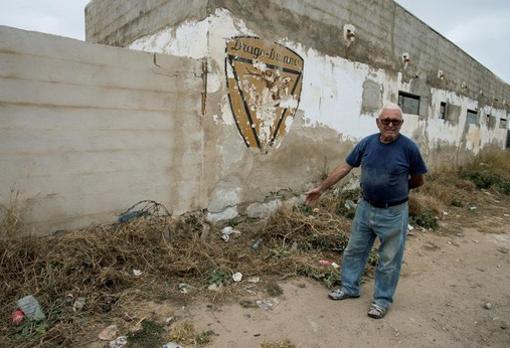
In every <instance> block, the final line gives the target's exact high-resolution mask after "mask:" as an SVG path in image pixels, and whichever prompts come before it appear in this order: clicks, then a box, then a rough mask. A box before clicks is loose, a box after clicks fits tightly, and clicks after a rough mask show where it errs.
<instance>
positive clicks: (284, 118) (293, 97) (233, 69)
mask: <svg viewBox="0 0 510 348" xmlns="http://www.w3.org/2000/svg"><path fill="white" fill-rule="evenodd" d="M225 72H226V75H227V87H228V96H229V101H230V107H231V109H232V113H233V115H234V118H235V121H236V124H237V128H238V129H239V132H240V133H241V136H242V137H243V139H244V142H245V144H246V146H248V147H250V148H259V149H261V150H267V149H268V148H269V147H271V146H277V145H278V143H279V142H280V141H281V139H282V137H283V136H284V135H285V134H286V132H287V131H288V129H289V126H290V124H291V123H292V120H293V119H294V115H295V113H296V109H297V107H298V105H299V96H300V95H301V87H302V81H303V79H302V76H303V58H301V57H300V56H299V55H297V54H296V53H295V52H294V51H292V50H290V49H289V48H287V47H285V46H282V45H280V44H277V43H272V42H268V41H264V40H261V39H259V38H256V37H247V36H242V37H234V38H232V39H230V40H229V41H228V42H227V47H226V58H225Z"/></svg>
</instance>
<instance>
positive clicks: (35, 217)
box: [0, 0, 510, 233]
mask: <svg viewBox="0 0 510 348" xmlns="http://www.w3.org/2000/svg"><path fill="white" fill-rule="evenodd" d="M85 14H86V33H87V41H88V42H87V43H82V42H79V41H77V40H71V39H65V38H59V37H55V36H51V35H44V34H39V33H33V32H26V31H22V30H17V29H12V28H6V27H0V56H1V58H0V62H1V65H0V66H1V67H2V68H1V69H0V80H1V81H2V83H1V84H0V122H1V123H0V131H1V132H2V137H1V138H0V144H1V146H2V154H1V157H0V161H1V162H2V164H1V166H2V173H1V174H0V183H1V185H0V190H1V191H0V203H3V204H6V202H7V201H8V199H9V196H10V189H11V188H14V189H16V190H19V191H20V197H21V204H22V205H23V206H24V209H25V216H26V220H27V221H28V223H29V226H31V228H32V229H33V230H35V231H40V232H42V233H44V232H48V231H55V230H58V229H62V228H73V227H80V226H85V225H87V224H89V223H91V222H111V221H114V220H115V218H116V215H117V214H118V213H119V212H120V211H122V210H123V209H125V208H127V207H129V206H130V205H131V204H133V203H135V202H136V201H139V200H142V199H153V200H156V201H159V202H162V203H164V204H165V205H166V206H167V207H169V208H170V209H171V210H172V211H173V212H174V213H177V214H178V213H182V212H185V211H189V210H197V209H204V210H206V213H207V214H208V217H209V219H211V220H213V221H217V220H222V219H230V218H234V217H236V216H237V215H238V214H248V215H250V216H255V217H256V216H264V215H266V214H268V213H269V212H271V211H272V210H274V209H275V208H277V207H278V206H279V205H281V204H284V201H286V200H290V201H292V199H293V197H294V196H295V195H297V194H299V193H301V192H303V191H304V190H305V189H306V187H308V186H309V185H310V183H311V182H312V181H313V180H317V179H318V178H319V176H320V175H321V174H323V173H324V172H325V171H327V170H328V168H329V169H331V168H332V167H333V166H334V165H336V164H337V163H339V161H341V160H342V159H343V158H345V156H346V154H347V153H348V152H349V151H350V149H351V148H352V146H353V144H355V143H356V142H357V141H358V140H359V139H360V138H362V137H364V136H366V135H369V134H371V133H374V132H376V126H375V117H376V116H377V111H378V109H379V108H380V107H381V106H382V105H383V104H384V103H386V102H396V103H399V104H400V105H401V106H402V108H403V110H404V112H405V115H404V119H405V122H404V125H403V128H402V132H403V133H404V134H406V135H408V136H409V137H411V138H413V139H414V140H415V141H416V142H417V143H418V144H419V145H420V147H421V150H422V152H423V154H424V155H425V157H426V159H427V161H428V163H429V164H431V165H432V166H433V165H437V164H441V163H452V164H461V163H462V162H463V161H465V160H467V159H469V158H470V157H472V156H473V155H475V154H477V153H478V152H479V151H480V150H481V149H483V148H484V147H486V146H496V147H499V148H505V146H506V142H507V138H508V123H507V119H508V113H509V110H510V106H509V103H510V86H509V85H508V84H506V83H505V82H503V81H502V80H500V79H499V78H498V77H497V76H495V75H494V74H493V73H492V72H490V71H489V70H488V69H486V68H485V67H483V66H482V65H481V64H480V63H478V62H477V61H476V60H474V59H473V58H471V57H470V56H468V55H467V54H466V53H464V52H463V51H462V50H461V49H460V48H459V47H457V46H455V45H454V44H453V43H451V42H449V41H448V40H446V39H445V38H444V37H442V36H441V35H440V34H439V33H437V32H435V31H434V30H432V29H431V28H430V27H428V26H427V25H426V24H425V23H423V22H422V21H420V20H419V19H418V18H416V17H414V16H413V15H412V14H410V13H409V12H407V11H406V10H405V9H403V8H402V7H400V6H399V5H398V4H396V3H395V2H393V1H391V0H377V1H354V0H328V1H323V0H320V1H317V0H315V1H311V0H279V1H276V0H261V1H248V0H190V1H178V0H145V1H135V0H133V1H125V0H93V1H91V2H90V3H89V5H88V6H87V8H86V11H85ZM98 44H102V45H98ZM103 45H107V46H109V47H107V46H103ZM112 46H116V47H112ZM140 51H144V52H140Z"/></svg>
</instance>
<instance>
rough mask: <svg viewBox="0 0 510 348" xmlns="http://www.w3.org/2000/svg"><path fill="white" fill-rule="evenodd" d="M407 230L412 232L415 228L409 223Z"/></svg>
mask: <svg viewBox="0 0 510 348" xmlns="http://www.w3.org/2000/svg"><path fill="white" fill-rule="evenodd" d="M407 230H408V231H409V232H410V231H412V230H414V227H413V226H411V225H409V224H408V225H407Z"/></svg>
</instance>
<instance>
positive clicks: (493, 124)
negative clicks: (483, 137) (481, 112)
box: [487, 114, 497, 129]
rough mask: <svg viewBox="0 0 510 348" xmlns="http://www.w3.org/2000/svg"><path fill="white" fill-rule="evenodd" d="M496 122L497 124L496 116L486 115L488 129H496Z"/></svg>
mask: <svg viewBox="0 0 510 348" xmlns="http://www.w3.org/2000/svg"><path fill="white" fill-rule="evenodd" d="M496 122H497V118H496V116H492V115H491V114H487V127H489V128H490V129H494V128H496Z"/></svg>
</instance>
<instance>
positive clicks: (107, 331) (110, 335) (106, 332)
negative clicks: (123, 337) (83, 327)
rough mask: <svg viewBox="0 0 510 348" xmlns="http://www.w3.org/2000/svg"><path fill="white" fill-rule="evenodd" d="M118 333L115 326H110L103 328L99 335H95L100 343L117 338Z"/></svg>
mask: <svg viewBox="0 0 510 348" xmlns="http://www.w3.org/2000/svg"><path fill="white" fill-rule="evenodd" d="M118 332H119V329H118V328H117V325H110V326H108V327H105V328H104V329H103V330H102V331H101V332H100V333H99V335H97V338H99V339H100V340H101V341H112V340H114V339H115V337H117V333H118Z"/></svg>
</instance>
